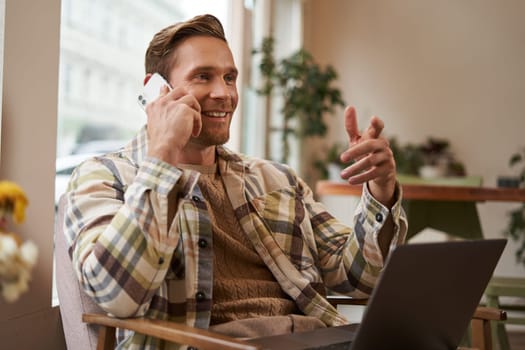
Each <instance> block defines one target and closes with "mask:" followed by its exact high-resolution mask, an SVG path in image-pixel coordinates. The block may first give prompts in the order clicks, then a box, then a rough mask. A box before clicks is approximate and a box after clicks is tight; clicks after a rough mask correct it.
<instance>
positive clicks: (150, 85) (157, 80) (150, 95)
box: [138, 73, 171, 109]
mask: <svg viewBox="0 0 525 350" xmlns="http://www.w3.org/2000/svg"><path fill="white" fill-rule="evenodd" d="M164 85H166V86H167V87H168V89H170V90H171V86H170V84H169V83H168V82H167V81H166V80H165V79H164V78H163V77H162V76H161V75H160V74H159V73H154V74H153V75H152V76H151V77H150V78H149V80H148V82H147V83H146V85H144V90H143V91H142V94H140V95H139V97H138V103H139V106H141V107H142V109H145V108H146V105H147V104H148V103H149V102H151V101H154V100H156V99H157V98H158V97H159V95H160V88H161V87H162V86H164Z"/></svg>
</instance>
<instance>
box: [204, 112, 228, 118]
mask: <svg viewBox="0 0 525 350" xmlns="http://www.w3.org/2000/svg"><path fill="white" fill-rule="evenodd" d="M202 114H203V115H205V116H206V117H210V118H224V117H226V116H227V115H228V112H202Z"/></svg>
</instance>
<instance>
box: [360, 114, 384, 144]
mask: <svg viewBox="0 0 525 350" xmlns="http://www.w3.org/2000/svg"><path fill="white" fill-rule="evenodd" d="M384 127H385V123H384V122H383V121H382V120H381V119H379V117H376V116H375V115H374V116H372V118H371V119H370V125H369V126H368V128H367V129H366V131H365V134H366V136H367V137H369V138H372V139H377V138H378V137H379V135H381V132H382V131H383V129H384Z"/></svg>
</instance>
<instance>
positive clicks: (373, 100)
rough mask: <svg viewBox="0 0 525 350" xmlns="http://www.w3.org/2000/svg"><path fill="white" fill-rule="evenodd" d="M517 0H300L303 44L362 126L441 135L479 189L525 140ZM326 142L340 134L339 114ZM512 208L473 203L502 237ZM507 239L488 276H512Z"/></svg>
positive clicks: (517, 269)
mask: <svg viewBox="0 0 525 350" xmlns="http://www.w3.org/2000/svg"><path fill="white" fill-rule="evenodd" d="M524 13H525V2H524V1H521V0H501V1H497V2H495V1H491V0H461V1H457V0H442V1H430V0H397V1H390V0H372V1H356V0H323V1H321V0H306V2H305V15H306V26H305V28H306V29H305V33H306V41H305V42H306V47H307V49H309V50H310V51H311V52H312V53H313V54H314V57H316V59H318V60H319V61H320V62H321V63H323V64H327V63H330V64H333V65H334V66H335V68H336V70H337V71H338V72H339V74H340V80H339V84H340V86H341V87H342V89H343V95H344V98H345V100H346V101H347V102H348V103H350V104H353V105H355V106H356V107H357V110H358V115H359V122H360V125H361V126H363V127H364V126H366V125H367V122H368V119H369V117H370V116H371V115H372V114H377V115H379V116H380V117H381V118H383V120H384V121H385V123H386V130H385V133H386V134H387V135H390V136H391V135H397V136H398V139H399V140H400V141H402V142H420V141H424V139H426V137H427V136H430V135H432V136H437V137H446V138H448V139H449V140H450V141H451V145H452V149H453V150H454V151H455V154H456V156H457V157H458V158H459V159H460V160H462V161H463V162H464V164H465V165H466V169H467V172H468V173H469V174H472V175H482V176H483V178H484V183H485V185H487V186H495V185H496V178H497V176H498V175H501V174H509V173H510V171H509V168H508V159H509V157H510V155H511V154H512V153H513V152H515V151H517V150H518V149H519V147H522V146H525V137H524V136H523V135H524V131H525V117H524V111H523V101H525V64H524V62H525V45H524V44H523V43H524V39H525V21H523V14H524ZM331 120H332V122H334V124H335V125H337V128H336V127H332V138H333V139H339V140H341V141H344V140H346V136H345V134H344V128H342V127H340V126H341V125H342V123H343V119H342V115H341V116H338V117H337V118H334V119H331ZM513 206H516V204H508V203H484V204H479V205H478V208H479V211H480V215H481V219H482V227H483V230H484V232H485V235H486V237H495V236H501V231H502V230H503V228H504V226H505V223H506V217H505V213H506V212H507V211H508V210H509V209H510V208H512V207H513ZM515 248H516V245H515V244H513V243H512V242H509V245H508V246H507V249H506V251H505V254H504V257H503V258H502V260H501V262H500V264H499V266H498V268H497V273H500V274H504V275H521V276H523V274H524V272H525V267H523V266H519V265H516V264H515V259H514V251H515Z"/></svg>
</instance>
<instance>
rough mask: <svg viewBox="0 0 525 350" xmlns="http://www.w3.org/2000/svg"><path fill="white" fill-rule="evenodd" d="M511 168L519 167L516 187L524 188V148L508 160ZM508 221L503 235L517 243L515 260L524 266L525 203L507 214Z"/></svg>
mask: <svg viewBox="0 0 525 350" xmlns="http://www.w3.org/2000/svg"><path fill="white" fill-rule="evenodd" d="M509 166H510V167H511V168H515V167H519V166H521V169H519V170H518V187H520V188H525V148H522V149H521V150H520V151H519V152H516V153H514V154H513V155H512V156H511V157H510V159H509ZM507 214H508V217H509V221H508V224H507V227H506V228H505V230H504V234H505V235H506V236H508V237H511V238H512V239H513V240H514V241H515V242H518V244H519V246H518V250H516V260H517V261H518V263H522V264H524V265H525V203H522V204H521V205H520V206H519V207H517V208H516V209H514V210H511V211H510V212H508V213H507Z"/></svg>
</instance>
